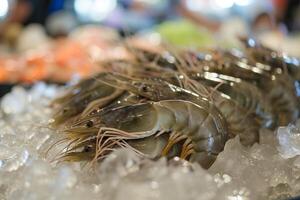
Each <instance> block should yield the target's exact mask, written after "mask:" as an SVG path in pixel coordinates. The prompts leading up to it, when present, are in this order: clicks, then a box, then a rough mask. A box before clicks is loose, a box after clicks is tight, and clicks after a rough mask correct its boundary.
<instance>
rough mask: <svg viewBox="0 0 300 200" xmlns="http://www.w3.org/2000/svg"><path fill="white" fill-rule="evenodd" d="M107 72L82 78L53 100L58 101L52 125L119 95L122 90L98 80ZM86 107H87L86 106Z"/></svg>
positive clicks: (57, 124)
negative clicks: (70, 88)
mask: <svg viewBox="0 0 300 200" xmlns="http://www.w3.org/2000/svg"><path fill="white" fill-rule="evenodd" d="M106 74H107V73H100V74H98V75H97V76H96V77H93V78H90V79H87V80H84V81H82V82H80V83H79V84H78V85H76V86H74V88H73V89H72V90H70V91H69V92H68V93H67V94H65V96H62V97H60V98H59V99H57V100H54V104H55V103H60V105H59V106H58V108H57V110H58V111H56V112H55V113H54V115H53V118H54V122H53V123H52V125H53V126H59V125H61V124H64V123H65V122H66V121H68V120H69V119H70V118H72V117H75V116H77V115H78V114H80V113H81V112H82V111H83V110H84V109H89V108H90V107H94V106H98V107H101V106H105V105H106V104H108V103H110V102H111V101H112V100H114V99H115V98H117V97H119V96H120V95H121V94H122V93H123V92H124V91H121V90H117V89H116V88H115V87H111V86H109V85H107V84H104V83H102V82H99V81H95V78H97V79H101V78H103V77H105V76H106ZM87 107H88V108H87Z"/></svg>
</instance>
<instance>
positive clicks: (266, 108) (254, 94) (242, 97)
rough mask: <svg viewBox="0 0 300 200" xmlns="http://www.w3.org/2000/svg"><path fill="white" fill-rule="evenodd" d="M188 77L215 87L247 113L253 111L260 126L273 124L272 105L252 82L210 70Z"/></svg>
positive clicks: (267, 126) (266, 126) (268, 126)
mask: <svg viewBox="0 0 300 200" xmlns="http://www.w3.org/2000/svg"><path fill="white" fill-rule="evenodd" d="M189 77H190V78H192V79H193V80H196V81H197V82H200V83H203V84H205V85H208V86H211V87H217V90H218V91H219V92H221V93H224V94H226V95H228V96H230V97H231V98H232V99H233V100H234V101H236V102H237V103H238V104H239V105H240V106H241V107H242V108H244V110H246V112H247V113H255V114H256V115H257V116H258V120H259V121H260V124H261V126H262V127H265V128H270V127H272V126H273V123H274V120H273V118H274V113H272V107H271V105H270V103H269V102H268V101H267V99H266V98H265V97H264V95H263V93H262V90H261V89H260V88H258V87H257V86H255V85H254V84H250V83H248V82H246V81H243V80H241V79H239V78H235V77H232V76H227V75H224V74H218V73H211V72H204V73H203V74H200V73H192V74H190V75H189Z"/></svg>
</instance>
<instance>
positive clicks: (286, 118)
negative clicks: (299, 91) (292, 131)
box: [262, 74, 299, 126]
mask: <svg viewBox="0 0 300 200" xmlns="http://www.w3.org/2000/svg"><path fill="white" fill-rule="evenodd" d="M262 88H263V90H264V91H266V94H265V95H266V98H267V99H268V101H269V102H270V105H271V106H272V110H273V111H272V112H273V113H274V116H276V123H275V124H276V125H277V126H286V125H288V124H289V123H292V122H295V121H296V120H297V118H298V116H299V110H298V106H299V104H298V98H297V96H296V91H295V87H294V84H293V80H292V79H291V77H290V76H289V75H288V74H278V75H273V76H272V80H271V81H265V82H264V84H262Z"/></svg>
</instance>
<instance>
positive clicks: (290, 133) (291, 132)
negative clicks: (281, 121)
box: [277, 125, 300, 158]
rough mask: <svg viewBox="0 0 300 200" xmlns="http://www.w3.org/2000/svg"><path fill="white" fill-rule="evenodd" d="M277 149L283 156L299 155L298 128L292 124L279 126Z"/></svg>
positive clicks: (299, 136)
mask: <svg viewBox="0 0 300 200" xmlns="http://www.w3.org/2000/svg"><path fill="white" fill-rule="evenodd" d="M277 139H278V143H279V146H278V151H279V152H280V155H281V156H282V157H284V158H292V157H295V156H297V155H300V130H299V129H298V128H297V127H296V126H294V125H289V126H287V127H279V128H278V130H277Z"/></svg>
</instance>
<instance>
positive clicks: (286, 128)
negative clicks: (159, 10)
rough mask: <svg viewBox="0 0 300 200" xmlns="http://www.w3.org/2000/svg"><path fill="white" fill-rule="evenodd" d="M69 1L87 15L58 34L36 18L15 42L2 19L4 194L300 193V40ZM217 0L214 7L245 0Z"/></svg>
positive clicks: (109, 199) (139, 197) (243, 196)
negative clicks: (214, 30) (156, 21)
mask: <svg viewBox="0 0 300 200" xmlns="http://www.w3.org/2000/svg"><path fill="white" fill-rule="evenodd" d="M3 2H10V1H6V0H5V1H4V0H0V3H2V4H1V5H6V4H4V3H3ZM16 2H17V5H18V3H20V2H21V4H20V5H19V6H21V8H22V9H25V8H26V5H27V4H22V3H24V2H26V1H20V2H19V1H16ZM41 2H42V1H41ZM57 2H59V1H57ZM70 2H71V3H72V5H73V7H72V8H73V11H74V12H76V13H77V15H78V17H79V19H80V20H81V23H82V24H80V26H76V28H75V27H72V31H70V32H68V33H67V34H65V35H63V36H61V34H62V32H63V31H62V30H64V29H59V28H57V26H58V27H60V28H61V27H65V26H66V24H63V25H62V26H61V25H60V21H63V20H58V22H59V23H58V22H57V21H55V20H54V21H55V23H54V22H51V23H50V22H49V23H50V24H51V26H50V25H49V26H50V27H52V26H54V27H56V28H55V29H51V31H50V32H49V33H46V32H45V30H46V28H44V27H43V26H42V25H37V24H31V25H27V26H25V28H22V31H21V32H19V33H18V36H17V39H16V38H14V40H13V42H12V39H11V38H12V37H13V36H12V35H14V34H12V35H10V37H8V36H5V37H4V36H2V35H1V34H2V32H1V21H0V39H1V37H2V43H1V42H0V45H2V46H1V47H0V52H1V53H0V95H1V99H0V200H2V199H3V200H40V199H66V200H74V199H91V200H93V199H95V200H96V199H101V200H121V199H122V200H123V199H133V200H166V199H171V200H183V199H184V200H185V199H188V200H194V199H197V200H219V199H226V200H262V199H264V200H288V199H298V198H299V197H300V120H299V119H300V112H299V111H300V106H299V96H300V93H299V81H300V60H299V54H298V52H299V51H298V49H297V48H295V46H299V40H297V39H295V40H294V38H293V39H291V38H289V40H290V41H296V42H290V43H285V44H286V45H285V46H282V45H279V42H278V43H274V42H270V41H272V37H271V36H270V37H267V38H268V39H269V40H262V37H252V36H253V35H250V34H246V35H239V36H236V35H234V34H232V35H231V33H228V32H226V30H225V29H223V28H220V27H219V26H218V24H217V23H213V24H212V27H213V28H216V27H217V28H220V29H218V30H221V31H220V32H219V35H218V34H216V35H217V36H215V35H213V34H211V32H209V30H206V29H205V30H202V29H200V28H199V29H198V28H197V27H195V24H192V23H191V21H187V20H186V19H188V17H187V18H186V19H185V20H182V21H175V20H174V16H173V12H171V11H170V12H171V13H172V14H170V19H171V20H169V18H168V20H169V21H167V20H165V21H163V22H162V23H160V24H155V26H151V29H147V30H146V29H144V30H143V31H137V30H139V29H141V27H140V26H144V25H145V24H151V23H152V21H153V18H150V17H149V16H148V17H147V18H145V19H141V21H139V20H137V22H136V20H135V19H136V16H140V15H137V14H136V13H134V14H133V13H131V12H130V13H129V14H128V13H127V14H126V15H124V16H127V15H128V16H130V17H128V16H127V17H128V18H125V17H124V21H125V22H123V21H122V20H121V19H119V18H118V19H119V20H117V21H114V19H115V18H114V17H108V16H109V14H111V15H112V16H118V15H117V14H120V13H122V12H125V11H127V10H126V9H129V8H127V7H130V6H129V5H127V4H126V3H128V2H125V3H124V2H123V3H122V5H123V7H122V8H123V9H124V10H122V12H121V11H120V7H118V6H119V4H120V3H119V2H117V1H109V2H110V3H107V2H108V1H103V2H106V3H103V2H102V3H101V4H100V3H98V4H97V2H98V1H80V0H77V1H70ZM84 2H85V3H84ZM86 2H89V3H86ZM95 2H96V3H95ZM111 2H114V3H111ZM138 2H139V3H141V2H142V5H144V4H143V3H145V2H147V1H145V2H144V1H138ZM153 2H154V1H153ZM157 2H158V1H157ZM195 2H196V1H188V5H194V6H195V5H197V6H198V7H197V6H195V8H194V9H196V7H197V8H200V7H201V5H202V4H201V5H200V3H199V2H202V1H199V2H198V4H196V3H195ZM212 2H214V3H215V4H213V5H216V6H219V8H218V9H219V11H220V9H221V7H222V6H223V7H222V9H225V6H227V7H226V9H230V8H231V7H232V9H233V10H234V9H235V8H238V6H240V7H242V6H245V5H246V3H247V2H248V1H243V3H244V4H242V3H241V1H232V2H231V1H226V2H227V4H226V5H225V4H224V3H220V1H212ZM222 2H223V1H222ZM230 2H231V3H232V5H231V4H230ZM249 2H250V1H249ZM249 2H248V3H249ZM253 2H254V1H253ZM148 3H149V2H148ZM150 4H151V6H154V3H153V4H152V3H150ZM11 5H13V4H11V3H9V4H8V3H7V8H8V7H9V6H11ZM51 5H52V4H51ZM59 5H60V4H59V3H57V4H55V6H54V5H52V6H53V7H51V6H50V7H49V8H48V10H51V9H56V6H58V7H59ZM155 5H156V4H155ZM203 5H204V4H203ZM205 5H206V4H205ZM247 5H248V4H247ZM249 5H250V3H249ZM22 6H24V7H22ZM126 6H127V7H126ZM134 6H136V7H134V9H136V10H134V11H139V12H138V13H139V14H140V10H141V9H144V7H140V6H141V5H140V4H136V5H135V4H134ZM1 8H2V10H4V8H5V7H4V6H3V7H0V20H2V19H6V18H5V17H6V15H7V14H5V15H4V14H2V15H1V12H3V13H4V11H2V10H1ZM50 8H51V9H50ZM86 8H89V9H86ZM104 8H105V9H104ZM117 8H118V9H119V10H118V9H117ZM125 8H126V9H125ZM201 8H202V7H201ZM18 9H20V7H18ZM190 9H191V8H190ZM214 9H217V7H213V8H212V11H215V10H214ZM249 9H250V8H249ZM65 10H67V9H65ZM65 10H63V11H65ZM192 10H193V9H192ZM23 11H24V10H23ZM88 11H90V12H91V13H92V12H95V13H94V14H90V15H89V12H88ZM96 11H98V12H96ZM108 11H109V12H108ZM113 11H114V12H113ZM117 11H118V12H117ZM130 11H132V10H130ZM237 11H240V10H237ZM7 12H8V11H7ZM24 12H25V11H24ZM49 12H50V11H49ZM193 12H195V10H193ZM207 12H210V11H209V9H208V11H207ZM220 12H221V11H220ZM222 12H224V13H221V14H224V16H225V11H224V10H223V11H222ZM112 13H113V14H114V15H113V14H112ZM116 13H117V14H116ZM123 14H124V13H123ZM148 14H149V13H148ZM150 14H152V15H154V14H155V12H154V14H153V13H152V12H151V13H150ZM188 14H189V15H190V16H191V13H188ZM2 16H4V17H2ZM58 16H59V18H60V17H61V16H62V15H60V14H59V15H58ZM67 16H69V15H67ZM121 16H123V15H121ZM64 17H65V15H64ZM64 17H63V18H64ZM105 17H106V18H107V20H108V19H109V20H108V21H109V23H108V22H107V23H105V22H104V21H105V20H104V19H106V18H105ZM161 17H162V16H161ZM263 17H264V16H263ZM54 18H55V17H54ZM63 18H60V19H63ZM67 19H68V20H67V22H70V24H71V22H72V20H71V18H68V17H67ZM100 19H101V20H100ZM87 21H92V22H93V23H94V24H86V23H87ZM100 21H101V25H99V24H96V22H97V23H100ZM117 22H118V23H119V22H123V23H127V24H128V25H132V26H130V27H129V28H130V30H129V31H124V30H121V31H120V29H119V27H118V26H117V24H118V23H117ZM133 22H134V23H133ZM142 22H143V23H142ZM146 22H147V23H146ZM57 23H58V25H57ZM131 23H133V24H131ZM231 23H234V22H233V21H231ZM46 24H47V23H46ZM258 24H259V26H260V23H258ZM9 25H11V24H9ZM44 26H47V25H44ZM209 26H211V24H210V25H209ZM259 26H258V27H259ZM8 27H9V26H8ZM147 28H148V27H147ZM202 28H203V27H202ZM253 29H254V28H253ZM3 32H5V31H3ZM53 32H55V33H56V34H57V35H58V36H57V35H55V36H52V37H50V35H51V34H52V33H53ZM225 32H226V34H225ZM220 33H221V34H222V33H224V35H227V33H228V34H229V35H230V40H227V41H224V40H221V39H220V37H219V36H220ZM7 37H8V38H10V40H8V41H9V42H11V43H10V45H11V46H9V45H8V46H7V43H6V42H8V41H7ZM3 38H4V39H3ZM273 39H274V38H273ZM12 43H13V44H12ZM292 43H294V44H292ZM275 44H276V45H279V46H281V47H282V48H281V49H280V48H277V47H276V45H275ZM2 47H3V48H2Z"/></svg>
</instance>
